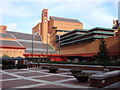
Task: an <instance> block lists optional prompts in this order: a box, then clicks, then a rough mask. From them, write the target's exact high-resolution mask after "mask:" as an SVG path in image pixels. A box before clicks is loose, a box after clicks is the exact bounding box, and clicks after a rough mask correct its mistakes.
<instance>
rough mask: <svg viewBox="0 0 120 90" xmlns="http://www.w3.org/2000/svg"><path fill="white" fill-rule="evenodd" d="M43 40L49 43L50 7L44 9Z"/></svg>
mask: <svg viewBox="0 0 120 90" xmlns="http://www.w3.org/2000/svg"><path fill="white" fill-rule="evenodd" d="M41 24H42V28H41V29H42V30H41V31H42V32H41V35H42V42H43V43H45V44H47V36H48V9H43V11H42V23H41Z"/></svg>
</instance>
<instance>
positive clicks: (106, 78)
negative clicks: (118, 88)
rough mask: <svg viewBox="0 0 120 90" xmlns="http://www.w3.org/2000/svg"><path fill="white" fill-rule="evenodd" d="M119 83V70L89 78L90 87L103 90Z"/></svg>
mask: <svg viewBox="0 0 120 90" xmlns="http://www.w3.org/2000/svg"><path fill="white" fill-rule="evenodd" d="M119 81H120V70H116V71H111V72H106V73H103V74H94V75H91V76H90V86H91V87H96V88H103V87H105V86H108V85H111V84H113V83H116V82H119Z"/></svg>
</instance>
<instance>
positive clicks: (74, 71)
mask: <svg viewBox="0 0 120 90" xmlns="http://www.w3.org/2000/svg"><path fill="white" fill-rule="evenodd" d="M70 72H71V73H72V74H75V73H81V72H82V70H80V69H71V70H70Z"/></svg>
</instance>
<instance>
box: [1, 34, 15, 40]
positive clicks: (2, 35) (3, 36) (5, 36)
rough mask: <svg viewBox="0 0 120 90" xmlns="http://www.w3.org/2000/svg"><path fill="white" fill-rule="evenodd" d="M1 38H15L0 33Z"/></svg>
mask: <svg viewBox="0 0 120 90" xmlns="http://www.w3.org/2000/svg"><path fill="white" fill-rule="evenodd" d="M0 37H2V38H12V39H13V38H14V37H13V36H12V35H11V34H9V33H0Z"/></svg>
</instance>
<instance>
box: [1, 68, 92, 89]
mask: <svg viewBox="0 0 120 90" xmlns="http://www.w3.org/2000/svg"><path fill="white" fill-rule="evenodd" d="M0 77H2V78H0V88H3V89H8V88H20V89H21V88H22V89H25V90H26V89H28V90H29V89H30V88H79V89H80V88H82V89H89V88H91V87H89V82H86V83H84V82H83V83H82V82H78V81H77V80H76V79H75V78H74V77H73V76H72V74H71V73H70V72H69V71H68V70H64V69H60V70H58V71H57V73H49V70H47V69H41V68H36V69H35V68H32V69H20V70H19V69H12V70H0Z"/></svg>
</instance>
